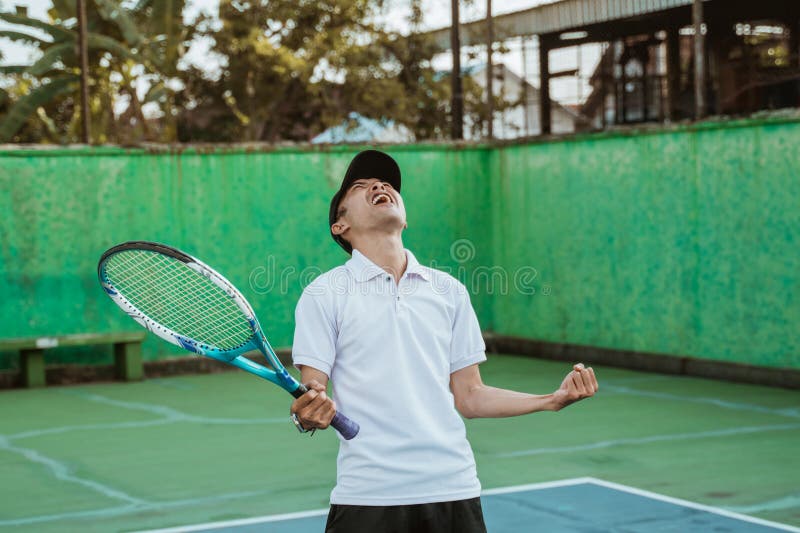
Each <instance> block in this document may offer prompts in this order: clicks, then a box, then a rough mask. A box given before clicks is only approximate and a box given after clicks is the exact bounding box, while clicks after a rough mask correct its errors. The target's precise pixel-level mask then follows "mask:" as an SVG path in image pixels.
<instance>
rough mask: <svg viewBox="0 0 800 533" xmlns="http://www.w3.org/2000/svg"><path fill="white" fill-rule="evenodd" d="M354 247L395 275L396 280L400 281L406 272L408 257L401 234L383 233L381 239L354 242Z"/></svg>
mask: <svg viewBox="0 0 800 533" xmlns="http://www.w3.org/2000/svg"><path fill="white" fill-rule="evenodd" d="M353 247H354V248H355V249H357V250H358V251H359V252H361V253H362V254H364V256H366V257H367V259H369V260H370V261H372V262H373V263H375V264H376V265H378V266H379V267H381V268H382V269H384V270H385V271H386V272H388V273H389V274H391V275H392V276H394V279H395V282H399V281H400V278H402V277H403V274H405V272H406V267H407V266H408V259H407V258H406V252H405V249H404V248H403V239H402V237H401V236H400V234H397V235H383V236H382V238H380V239H369V240H367V239H365V242H359V243H358V244H354V246H353Z"/></svg>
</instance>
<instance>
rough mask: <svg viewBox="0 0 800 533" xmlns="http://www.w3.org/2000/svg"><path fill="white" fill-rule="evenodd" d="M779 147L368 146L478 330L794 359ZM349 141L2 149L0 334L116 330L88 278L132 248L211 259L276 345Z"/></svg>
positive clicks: (764, 135)
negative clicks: (124, 246)
mask: <svg viewBox="0 0 800 533" xmlns="http://www.w3.org/2000/svg"><path fill="white" fill-rule="evenodd" d="M798 147H800V120H798V119H797V118H791V117H790V118H784V119H770V120H762V121H747V122H729V123H720V124H706V125H699V126H692V127H679V128H673V129H666V130H656V131H649V132H638V133H637V132H628V133H616V134H615V133H611V134H602V135H590V136H578V137H573V138H566V139H561V140H557V141H546V142H536V143H528V144H510V145H498V146H493V147H490V146H483V145H481V146H461V145H459V146H453V145H415V146H402V147H391V148H389V149H388V151H389V152H390V153H392V155H394V156H395V157H396V158H397V160H398V162H399V164H400V167H401V169H402V171H403V179H404V182H403V196H404V198H405V200H406V205H407V208H408V213H409V229H408V230H407V232H406V234H405V242H406V245H407V246H408V247H409V248H411V249H412V250H413V251H414V252H415V254H416V255H417V257H418V258H419V259H420V261H422V262H423V263H426V264H433V265H435V266H437V267H441V268H446V269H448V270H450V271H451V272H453V273H454V274H455V275H457V276H458V277H459V278H461V279H462V280H463V281H465V282H466V283H467V284H468V285H469V287H470V288H471V290H472V291H473V303H474V305H475V307H476V308H477V311H478V315H479V318H480V320H481V324H482V326H483V328H484V329H485V330H493V331H495V332H497V333H500V334H507V335H515V336H523V337H530V338H535V339H541V340H547V341H553V342H566V343H574V344H582V345H590V346H598V347H608V348H618V349H625V350H637V351H645V352H659V353H668V354H676V355H693V356H700V357H706V358H712V359H719V360H725V361H738V362H747V363H752V364H759V365H764V366H777V367H794V368H800V336H798V334H797V329H798V328H797V326H798V323H799V322H800V302H798V286H800V253H798V241H800V182H799V181H798V176H799V175H800V155H798V152H800V151H799V150H798ZM358 150H359V148H357V147H346V148H335V149H320V148H308V147H302V148H301V147H292V148H275V149H266V148H251V147H233V148H209V149H201V148H197V147H195V148H191V149H184V150H171V149H166V148H164V149H152V150H150V149H119V148H96V149H91V150H85V149H52V150H29V149H27V150H26V149H19V148H17V149H9V148H6V149H0V210H1V212H2V213H3V217H2V221H0V235H1V236H2V242H0V291H2V298H1V299H0V338H2V337H17V336H28V335H55V334H66V333H78V332H92V331H113V330H119V329H135V328H136V326H135V325H134V324H133V323H132V322H131V321H130V320H129V319H128V318H127V317H126V316H124V314H122V313H121V312H119V311H118V309H117V308H116V307H115V306H114V305H113V304H112V303H111V302H110V301H109V300H108V298H106V297H105V295H104V294H103V293H102V291H101V290H100V288H99V287H98V285H97V281H96V274H95V267H96V262H97V259H98V257H99V255H100V254H101V253H102V252H103V250H105V249H106V248H108V247H110V246H111V245H113V244H116V243H118V242H122V241H125V240H131V239H145V240H155V241H162V242H166V243H169V244H172V245H174V246H177V247H179V248H182V249H184V250H185V251H187V252H189V253H192V254H193V255H196V256H198V257H200V258H201V259H203V260H204V261H206V262H207V263H209V264H211V265H212V266H215V267H216V268H218V269H219V270H220V271H221V272H222V273H223V274H225V275H226V276H227V277H228V278H230V279H231V280H232V281H233V282H234V283H235V284H236V285H238V286H240V287H241V288H242V289H243V292H245V295H246V296H247V297H248V298H249V299H250V300H251V302H252V304H253V306H254V307H255V309H256V311H257V313H258V314H259V316H260V317H261V320H262V323H263V324H264V325H265V327H266V328H267V330H268V335H269V336H270V338H271V339H272V341H273V344H274V345H276V346H285V345H288V344H289V343H290V342H291V337H292V331H293V310H294V304H295V302H296V300H297V297H298V296H299V294H300V291H301V290H302V287H303V286H304V285H305V284H307V283H308V281H310V279H311V278H313V277H314V276H315V275H316V274H318V273H319V272H321V271H324V270H327V269H329V268H331V267H333V266H335V265H337V264H340V263H342V262H343V261H344V260H346V259H347V256H346V254H344V252H343V251H341V250H340V249H339V248H338V246H336V245H335V244H334V243H333V241H332V240H330V238H329V236H328V230H327V210H328V202H329V200H330V197H331V195H332V194H333V192H334V191H335V189H336V186H337V185H338V183H339V181H340V180H341V176H342V175H343V174H344V171H345V169H346V167H347V164H348V162H349V160H350V159H351V158H352V156H353V154H355V153H356V152H357V151H358ZM174 353H179V352H176V351H175V350H171V349H170V348H169V347H168V346H167V345H166V344H164V343H162V342H161V341H158V340H156V339H151V340H149V341H148V342H147V344H146V346H145V355H146V357H147V358H149V359H154V358H157V357H161V356H164V355H167V354H174ZM2 355H4V356H3V357H0V368H2V367H10V366H15V365H16V357H15V355H14V354H2ZM109 358H110V350H108V351H107V352H102V351H101V352H98V351H97V350H96V349H91V350H90V349H87V350H83V351H80V350H78V351H72V352H69V351H65V350H55V351H53V352H52V353H50V354H48V360H49V361H51V362H58V361H67V360H69V361H72V360H77V361H81V362H88V361H94V360H109Z"/></svg>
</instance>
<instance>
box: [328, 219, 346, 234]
mask: <svg viewBox="0 0 800 533" xmlns="http://www.w3.org/2000/svg"><path fill="white" fill-rule="evenodd" d="M349 229H350V224H348V223H347V222H344V221H339V222H335V223H334V224H333V226H331V233H333V234H334V235H341V234H343V233H344V232H345V231H347V230H349Z"/></svg>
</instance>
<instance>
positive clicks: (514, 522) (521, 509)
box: [150, 478, 800, 533]
mask: <svg viewBox="0 0 800 533" xmlns="http://www.w3.org/2000/svg"><path fill="white" fill-rule="evenodd" d="M481 500H482V502H483V512H484V516H485V518H486V526H487V529H488V530H489V532H490V533H502V532H514V533H519V532H528V531H530V532H544V533H558V532H570V533H601V532H602V533H605V532H620V533H652V532H675V533H679V532H680V533H708V532H715V533H762V532H763V533H766V532H776V531H794V532H797V533H800V528H796V527H793V526H788V525H784V524H778V523H776V522H770V521H767V520H762V519H759V518H754V517H751V516H746V515H742V514H739V513H734V512H730V511H726V510H724V509H719V508H716V507H709V506H706V505H700V504H696V503H693V502H689V501H686V500H679V499H677V498H670V497H668V496H662V495H660V494H656V493H654V492H648V491H644V490H639V489H636V488H633V487H628V486H625V485H619V484H617V483H610V482H608V481H603V480H600V479H595V478H577V479H567V480H563V481H554V482H549V483H536V484H532V485H519V486H515V487H504V488H497V489H489V490H485V491H484V492H483V495H482V497H481ZM327 514H328V510H327V509H317V510H313V511H305V512H299V513H290V514H283V515H273V516H263V517H257V518H247V519H243V520H230V521H225V522H212V523H207V524H196V525H187V526H182V527H177V528H169V529H159V530H152V531H151V532H150V533H156V532H158V533H167V532H170V533H171V532H179V531H180V532H189V531H209V532H210V531H213V532H216V533H220V532H226V531H229V532H236V533H245V532H246V533H255V532H270V533H312V532H313V533H320V532H322V531H324V529H325V520H326V517H327Z"/></svg>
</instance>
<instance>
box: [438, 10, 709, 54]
mask: <svg viewBox="0 0 800 533" xmlns="http://www.w3.org/2000/svg"><path fill="white" fill-rule="evenodd" d="M705 1H706V2H708V1H709V0H705ZM691 5H692V0H560V1H557V2H553V3H550V4H544V5H540V6H536V7H533V8H530V9H525V10H523V11H515V12H513V13H506V14H503V15H497V16H495V17H494V28H495V29H494V35H495V41H503V40H506V39H509V38H511V37H520V36H525V35H542V34H547V33H557V32H568V31H570V30H574V29H577V28H584V27H586V26H590V25H593V24H602V23H605V22H610V21H614V20H621V19H629V18H635V17H639V16H642V15H648V14H651V13H657V12H660V11H667V10H669V9H675V8H680V7H687V6H691ZM485 25H486V20H485V19H480V20H477V21H473V22H469V23H466V24H463V23H462V24H461V25H460V27H461V45H462V46H471V45H475V44H484V43H485V41H486V37H485V34H484V27H485ZM426 33H427V34H428V35H430V36H431V37H432V38H433V40H434V42H435V43H436V45H437V46H438V48H440V49H441V50H447V49H449V48H450V27H449V26H447V27H445V28H440V29H437V30H432V31H430V32H426Z"/></svg>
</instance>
